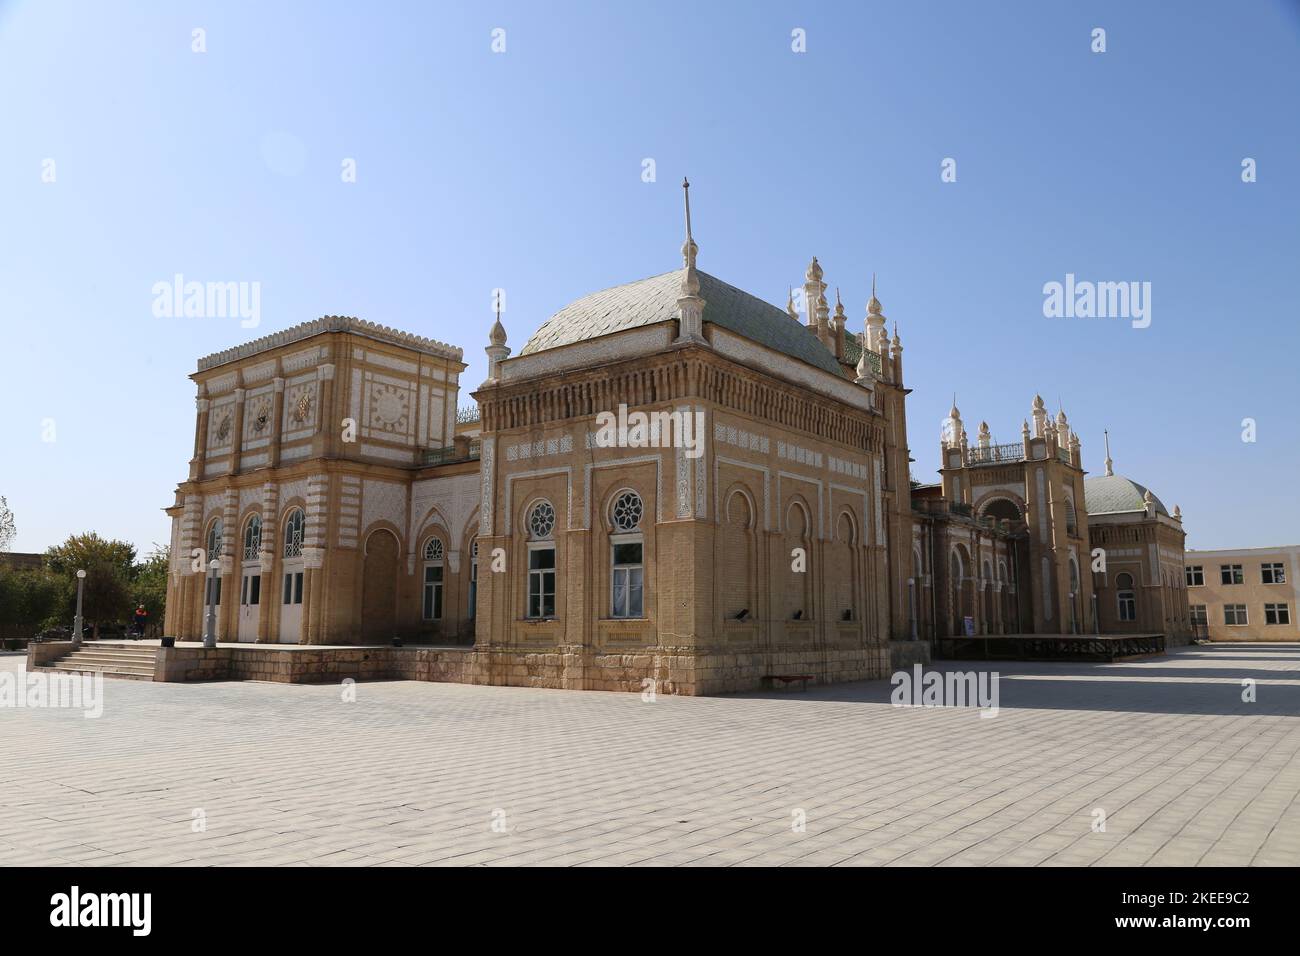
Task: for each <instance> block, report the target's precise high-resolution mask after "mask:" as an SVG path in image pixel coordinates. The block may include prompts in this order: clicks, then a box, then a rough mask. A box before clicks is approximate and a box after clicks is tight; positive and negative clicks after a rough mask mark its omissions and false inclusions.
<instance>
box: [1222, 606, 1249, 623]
mask: <svg viewBox="0 0 1300 956" xmlns="http://www.w3.org/2000/svg"><path fill="white" fill-rule="evenodd" d="M1246 620H1247V619H1246V605H1244V604H1225V605H1223V623H1224V624H1226V625H1228V626H1229V627H1245V626H1246Z"/></svg>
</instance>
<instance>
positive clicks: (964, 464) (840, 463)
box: [165, 192, 1186, 694]
mask: <svg viewBox="0 0 1300 956" xmlns="http://www.w3.org/2000/svg"><path fill="white" fill-rule="evenodd" d="M686 196H687V200H686V238H685V242H684V244H683V246H682V250H681V252H682V267H681V268H679V269H677V270H674V271H672V272H668V273H664V274H662V275H657V276H652V277H650V278H646V279H641V280H638V281H635V282H630V283H627V284H625V285H620V286H616V287H613V288H610V289H606V290H604V291H601V292H596V293H593V294H591V295H588V296H585V297H583V298H581V299H578V300H577V301H575V302H573V303H571V304H569V305H568V306H566V307H564V308H563V309H561V310H560V311H559V312H557V313H555V315H553V316H552V317H551V318H550V319H548V320H547V321H546V322H544V323H543V324H542V325H541V326H540V328H538V329H537V330H536V332H534V333H533V335H532V336H531V338H529V339H528V340H527V341H526V343H525V344H524V346H523V347H522V348H521V349H519V351H518V354H515V355H512V350H511V348H510V346H509V345H508V344H507V342H508V337H507V333H506V330H505V328H504V326H503V324H502V322H501V317H500V315H498V316H497V319H496V321H495V322H494V323H493V325H492V328H491V331H490V333H489V336H488V339H489V344H488V346H487V348H486V352H487V356H488V375H487V379H486V381H484V382H483V383H482V384H481V385H479V386H478V388H477V389H475V390H474V391H473V393H472V397H473V399H474V402H475V406H474V407H472V408H470V409H468V412H467V413H466V412H460V411H458V409H459V405H460V400H461V399H460V381H459V377H460V374H461V373H462V372H463V371H464V369H465V368H466V366H465V364H464V362H463V360H462V359H463V354H462V352H461V350H460V349H459V348H456V347H453V346H449V345H445V344H443V343H440V342H436V341H433V340H431V339H427V338H422V337H420V336H417V335H412V334H409V333H405V332H400V331H396V330H394V329H390V328H386V327H383V326H379V325H375V324H372V323H370V322H365V321H362V320H359V319H355V318H345V317H338V316H330V317H326V318H323V319H320V320H317V321H314V322H308V323H305V324H302V325H299V326H295V327H293V328H291V329H288V330H286V331H283V332H279V333H276V334H274V335H270V336H266V337H264V338H261V339H258V340H256V341H253V342H250V343H248V344H246V345H242V346H238V347H236V348H233V349H229V350H227V351H225V352H220V353H217V354H215V355H211V356H208V357H206V358H204V359H201V360H200V361H199V366H198V370H197V371H196V372H195V373H194V375H193V376H191V377H192V378H193V380H194V382H195V384H196V386H197V390H198V415H197V422H196V427H195V440H194V457H193V459H192V460H191V462H190V469H189V477H188V478H187V480H185V481H184V482H182V483H181V484H180V485H179V487H178V488H177V491H176V497H175V502H174V504H173V506H172V507H171V508H169V509H168V514H169V515H171V517H172V519H173V528H172V569H171V570H172V573H171V581H170V588H169V594H168V603H167V619H166V625H165V630H166V633H167V634H168V635H171V636H175V637H178V638H182V639H187V640H195V639H198V638H199V637H200V636H201V635H202V633H203V630H204V627H205V614H206V609H207V606H208V605H209V604H212V605H214V606H215V608H216V627H215V630H216V636H217V639H218V640H220V641H226V642H250V643H251V642H258V643H264V644H266V643H297V644H315V645H346V644H389V643H392V642H393V640H394V639H395V638H397V639H400V640H401V641H402V642H403V643H420V644H429V645H437V646H440V647H461V648H463V649H464V654H465V657H464V662H465V663H464V666H463V667H461V668H460V669H459V670H458V671H457V673H458V674H460V675H461V676H460V677H458V678H457V679H465V680H470V681H473V682H478V683H490V684H511V685H526V686H543V687H563V688H577V689H612V690H638V691H639V690H642V689H643V688H644V687H645V686H647V682H648V681H653V682H654V685H655V686H656V687H658V688H659V689H660V690H662V691H664V692H669V693H684V694H703V693H718V692H726V691H737V690H745V689H749V688H754V687H757V686H759V685H760V683H761V682H762V681H763V680H764V679H765V678H768V677H771V676H773V675H809V676H811V677H813V678H814V679H815V680H817V681H839V680H855V679H863V678H873V677H881V676H884V675H886V674H887V673H889V671H890V669H891V668H892V667H894V666H896V665H898V664H900V663H902V662H905V661H910V660H913V659H926V656H927V654H928V649H929V647H930V643H931V642H932V641H933V640H934V639H935V638H936V637H939V636H944V635H955V634H970V633H977V634H1014V633H1047V634H1050V633H1090V632H1092V631H1093V630H1094V629H1097V628H1100V629H1101V630H1103V631H1104V630H1107V629H1111V630H1118V631H1123V630H1125V629H1128V628H1133V629H1138V628H1142V629H1155V630H1158V631H1163V632H1166V633H1168V634H1170V635H1173V634H1174V633H1175V623H1176V621H1175V617H1176V615H1175V613H1174V611H1173V605H1172V604H1171V603H1170V601H1171V595H1170V594H1169V592H1168V589H1169V588H1170V587H1175V588H1176V587H1181V582H1182V580H1183V574H1182V564H1183V562H1182V540H1183V534H1182V529H1181V518H1180V516H1179V515H1178V512H1177V509H1175V512H1174V515H1173V516H1172V517H1171V516H1169V515H1167V514H1166V513H1165V512H1164V509H1163V506H1162V505H1160V503H1159V502H1158V501H1156V500H1155V499H1154V498H1152V499H1151V501H1149V502H1147V501H1144V500H1143V495H1142V493H1143V492H1145V489H1143V488H1142V486H1140V485H1136V484H1135V483H1132V482H1128V483H1127V486H1124V487H1121V485H1120V484H1118V483H1120V482H1126V481H1127V480H1126V479H1117V478H1114V476H1112V475H1110V470H1109V460H1108V468H1107V476H1106V477H1104V478H1092V479H1087V478H1085V477H1084V474H1085V473H1084V470H1083V467H1082V463H1081V457H1080V455H1081V449H1080V442H1079V438H1078V436H1077V435H1076V434H1075V433H1073V432H1072V431H1071V429H1070V427H1069V425H1068V422H1067V421H1066V419H1065V416H1064V413H1061V414H1060V415H1058V417H1057V419H1056V421H1055V422H1053V421H1052V420H1051V419H1050V418H1049V417H1048V415H1047V413H1046V410H1045V409H1044V407H1043V403H1042V400H1041V398H1040V399H1036V400H1035V403H1034V408H1033V422H1034V424H1033V428H1032V429H1031V428H1030V426H1029V424H1028V421H1026V423H1025V426H1024V428H1023V429H1022V435H1021V441H1020V442H1017V443H1014V445H996V444H993V443H992V441H991V437H990V435H989V430H988V427H987V425H985V426H982V427H981V429H980V434H979V438H978V440H977V443H976V445H975V446H970V445H969V444H968V442H967V438H966V433H965V429H964V427H963V426H962V423H961V418H960V414H959V412H958V410H957V409H956V407H955V405H954V408H953V409H952V414H951V418H950V420H949V422H948V425H947V427H946V428H945V435H944V439H943V445H942V453H943V459H942V461H943V467H942V469H941V475H942V483H941V484H936V485H931V486H926V485H917V484H916V483H914V482H912V481H911V480H910V472H909V463H910V460H911V459H910V455H909V452H908V444H907V419H906V408H905V406H906V398H907V394H908V389H907V388H906V386H905V380H904V367H903V346H902V342H901V340H900V338H899V334H898V330H897V327H896V326H895V327H894V329H893V332H892V336H891V334H890V333H889V332H888V331H887V329H886V325H887V320H886V318H885V315H884V311H883V308H882V306H881V303H880V301H879V300H878V299H877V298H876V296H875V291H874V282H873V292H872V296H871V299H870V301H869V302H868V303H867V307H866V317H865V321H864V323H863V329H862V331H860V332H851V331H849V328H848V324H849V320H848V317H847V315H846V314H845V310H844V306H843V304H842V302H841V301H840V298H839V295H838V292H837V294H836V296H835V306H834V309H833V310H832V308H831V305H830V303H829V301H828V298H827V295H826V293H827V288H828V285H827V283H826V282H825V281H824V273H823V268H822V266H821V264H820V263H819V262H818V260H817V259H816V258H814V259H813V260H812V262H811V263H810V264H809V266H808V268H807V270H806V273H805V276H804V282H803V287H802V292H803V296H802V298H803V301H804V302H805V303H806V313H807V314H806V318H801V317H800V315H799V313H798V312H797V311H796V308H795V305H794V296H793V293H792V294H791V296H790V297H789V301H788V303H787V305H786V308H785V309H781V308H779V307H777V306H774V305H771V304H769V303H767V302H765V301H763V300H762V299H759V298H757V297H755V296H753V295H750V294H749V293H747V292H745V291H743V290H741V289H738V288H736V287H735V286H732V285H729V284H728V283H726V282H724V281H722V280H721V279H718V278H715V277H714V276H712V275H709V274H708V273H705V272H702V271H700V270H699V269H698V267H697V264H696V260H697V256H698V247H697V245H696V243H695V240H694V239H693V237H692V235H691V226H690V204H689V192H687V193H686ZM614 421H617V422H618V423H619V426H620V427H618V428H611V427H610V426H609V423H611V422H614ZM1096 482H1103V483H1104V484H1094V483H1096ZM1129 486H1131V488H1132V489H1136V491H1135V493H1137V494H1138V495H1139V500H1138V505H1139V507H1137V508H1136V509H1135V508H1133V507H1132V506H1133V505H1134V502H1133V501H1132V500H1130V499H1131V498H1132V495H1130V494H1126V493H1125V487H1129ZM1146 495H1147V496H1149V492H1147V493H1146ZM1094 505H1095V507H1094ZM1098 541H1104V544H1103V545H1102V546H1104V547H1107V548H1109V549H1111V554H1112V558H1111V560H1110V562H1109V564H1108V566H1107V569H1106V570H1105V571H1103V572H1099V573H1094V572H1093V571H1092V570H1091V568H1092V566H1093V561H1092V558H1091V556H1090V549H1091V548H1092V547H1096V546H1097V542H1098ZM213 560H215V561H216V562H217V568H216V570H215V571H214V570H209V568H208V565H209V563H210V562H211V561H213ZM1174 567H1176V568H1177V569H1178V573H1177V574H1176V575H1173V583H1172V584H1171V583H1170V577H1169V574H1168V571H1169V569H1171V568H1174ZM1111 605H1114V606H1113V607H1112V606H1111ZM1181 606H1182V608H1183V612H1184V613H1183V619H1185V617H1186V601H1185V600H1184V601H1183V602H1182V605H1181Z"/></svg>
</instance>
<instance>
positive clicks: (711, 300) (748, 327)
mask: <svg viewBox="0 0 1300 956" xmlns="http://www.w3.org/2000/svg"><path fill="white" fill-rule="evenodd" d="M697 274H698V275H699V277H700V297H701V298H703V299H704V321H705V322H712V323H713V324H714V325H718V326H721V327H722V328H724V329H728V330H730V331H732V332H735V333H736V334H737V335H743V336H744V337H745V338H747V339H750V340H752V341H754V342H757V343H759V344H760V345H765V346H767V347H768V348H770V349H775V350H776V351H778V352H784V353H785V354H786V355H789V356H792V357H793V358H797V359H800V360H801V361H804V362H807V363H808V364H809V365H813V366H815V367H817V368H819V369H822V370H823V371H826V372H830V373H831V374H832V375H836V376H840V375H841V372H840V366H839V363H838V362H837V361H836V360H835V356H834V355H832V354H831V353H830V352H829V351H827V349H826V347H825V346H824V345H822V344H821V342H820V341H819V340H818V339H817V337H816V336H815V335H812V334H810V333H809V332H808V330H807V328H806V327H805V326H804V325H803V324H802V323H801V322H798V321H797V320H795V319H792V318H790V316H789V315H788V314H786V313H785V312H784V311H783V310H781V309H778V308H777V307H776V306H774V305H772V304H771V303H769V302H764V301H763V300H762V299H760V298H758V297H756V296H752V295H750V294H749V293H748V292H745V291H743V290H742V289H737V288H736V287H735V286H733V285H729V284H727V283H726V282H723V281H722V280H721V279H716V278H714V277H713V276H711V275H709V274H708V273H707V272H698V273H697ZM681 280H682V273H681V270H680V269H679V270H677V271H674V272H665V273H664V274H663V275H659V276H651V277H650V278H648V279H640V280H638V281H636V282H629V283H627V284H626V285H620V286H615V287H614V288H612V289H604V290H603V291H600V292H593V293H592V294H591V295H587V296H583V297H582V298H581V299H578V300H577V301H575V302H571V303H569V304H568V305H566V306H565V307H564V308H563V309H561V310H560V311H559V312H556V313H555V314H554V315H553V316H551V317H550V318H549V319H547V320H546V321H545V322H544V323H543V324H542V327H541V328H539V329H538V330H537V331H536V332H535V333H534V334H533V337H532V338H530V339H529V340H528V343H527V344H526V345H525V346H524V347H523V349H522V350H521V351H520V353H519V354H520V355H531V354H532V353H534V352H542V351H545V350H546V349H553V348H558V347H560V346H562V345H572V344H573V343H574V342H582V341H585V340H587V339H594V338H598V337H600V336H602V335H610V334H612V333H614V332H622V331H624V330H626V329H634V328H639V327H640V326H644V325H655V324H657V323H659V322H666V321H668V320H669V319H677V318H680V316H679V314H678V309H677V300H678V298H680V296H681ZM855 361H856V359H855Z"/></svg>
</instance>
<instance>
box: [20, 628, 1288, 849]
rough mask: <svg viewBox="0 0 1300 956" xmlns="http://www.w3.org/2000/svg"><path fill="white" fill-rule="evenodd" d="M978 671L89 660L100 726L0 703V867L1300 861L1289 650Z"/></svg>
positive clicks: (1200, 651) (1228, 649) (1195, 651)
mask: <svg viewBox="0 0 1300 956" xmlns="http://www.w3.org/2000/svg"><path fill="white" fill-rule="evenodd" d="M944 666H945V667H946V668H948V669H973V668H979V667H983V666H984V665H981V664H954V663H948V664H945V665H944ZM993 666H994V667H995V668H996V670H997V671H998V672H999V673H1000V674H1001V682H1000V691H1001V710H1000V712H999V714H998V715H997V716H996V717H992V718H982V717H981V716H980V714H979V712H978V711H977V710H973V709H956V708H948V709H938V708H935V709H923V708H898V707H893V706H891V705H890V703H889V695H890V690H891V687H890V685H889V683H888V682H887V681H873V682H867V683H858V684H848V685H841V686H833V687H829V688H813V689H810V690H809V691H808V692H807V693H806V694H800V693H797V692H795V693H763V694H746V695H737V696H730V697H712V698H674V697H664V696H660V697H659V698H658V699H657V700H655V701H653V702H645V701H643V700H642V698H641V697H640V696H639V695H635V694H615V693H600V692H580V691H551V690H530V689H521V688H506V687H473V686H466V685H459V684H431V683H416V682H409V681H403V682H391V683H367V684H359V685H356V687H355V692H356V694H355V696H356V699H355V701H354V702H348V701H345V700H344V699H343V697H344V693H343V691H342V688H340V686H338V685H328V686H309V685H283V684H263V683H210V684H163V683H150V682H143V681H130V680H111V679H110V680H108V681H105V684H104V688H105V690H104V694H105V701H104V713H103V716H102V717H100V718H98V719H86V718H85V717H83V715H82V713H81V712H80V711H78V710H67V709H27V708H15V709H3V710H0V729H2V732H0V781H3V784H2V785H0V864H4V865H16V864H80V865H148V864H187V865H223V864H253V865H269V864H302V865H332V864H343V865H357V866H367V865H398V866H403V865H422V864H437V865H470V864H508V865H516V864H519V865H522V864H548V865H550V864H554V865H567V864H600V865H613V864H647V865H679V864H686V865H710V866H711V865H730V864H772V865H823V864H845V865H888V864H901V865H986V864H997V865H1010V864H1029V865H1094V864H1095V865H1102V866H1107V865H1142V864H1153V865H1158V864H1173V865H1193V864H1199V865H1225V864H1255V865H1295V864H1297V863H1300V800H1298V799H1297V794H1300V645H1274V646H1264V645H1249V646H1216V647H1212V648H1211V647H1194V648H1188V649H1183V650H1179V651H1175V652H1173V653H1171V654H1169V655H1168V656H1166V657H1163V658H1160V659H1155V660H1146V661H1141V662H1130V663H1121V664H1109V665H1108V664H1082V663H1081V664H1024V663H1001V664H996V665H993ZM23 668H24V658H23V657H22V656H16V655H15V656H3V657H0V670H11V671H22V669H23ZM1245 678H1251V679H1253V680H1255V682H1256V697H1257V700H1256V701H1255V702H1254V703H1247V702H1243V701H1242V680H1243V679H1245ZM1098 810H1100V811H1104V814H1105V830H1104V832H1095V831H1094V821H1095V820H1097V819H1099V815H1098V814H1097V813H1096V812H1095V811H1098ZM800 821H804V825H803V826H802V827H801V826H799V823H800Z"/></svg>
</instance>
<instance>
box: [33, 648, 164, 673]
mask: <svg viewBox="0 0 1300 956" xmlns="http://www.w3.org/2000/svg"><path fill="white" fill-rule="evenodd" d="M157 661H158V648H156V647H150V646H145V647H139V646H135V647H121V646H115V645H111V644H110V645H103V644H83V645H82V646H81V647H79V648H77V650H75V651H70V652H68V653H67V654H64V655H63V656H62V657H60V658H58V659H57V660H53V661H51V662H50V663H49V665H48V669H49V670H56V671H64V672H66V673H82V674H103V675H105V676H107V677H126V678H131V679H134V680H153V675H154V666H155V664H156V663H157Z"/></svg>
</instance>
